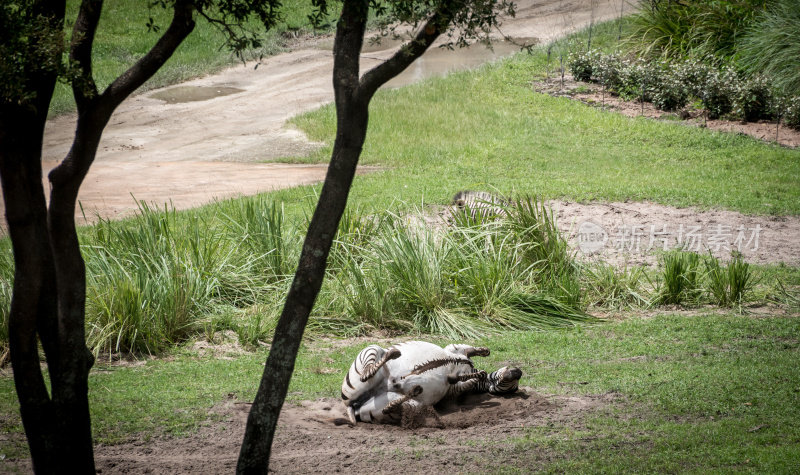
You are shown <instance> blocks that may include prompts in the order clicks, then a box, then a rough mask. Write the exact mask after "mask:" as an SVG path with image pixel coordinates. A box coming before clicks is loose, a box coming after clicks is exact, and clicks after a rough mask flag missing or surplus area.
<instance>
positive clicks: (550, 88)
mask: <svg viewBox="0 0 800 475" xmlns="http://www.w3.org/2000/svg"><path fill="white" fill-rule="evenodd" d="M533 87H534V89H535V90H536V91H537V92H543V93H546V94H550V95H551V96H557V97H568V98H570V99H574V100H577V101H581V102H583V103H584V104H589V105H592V106H596V107H603V108H605V109H608V110H613V111H616V112H619V113H620V114H623V115H625V116H628V117H640V116H641V117H648V118H650V119H660V120H670V121H677V122H678V123H680V124H684V125H687V126H693V127H707V128H709V129H711V130H720V131H723V132H730V133H737V134H743V135H749V136H751V137H754V138H756V139H758V140H763V141H765V142H775V143H778V144H780V145H783V146H785V147H791V148H794V147H798V146H800V130H795V129H792V128H790V127H787V126H786V125H783V124H781V125H777V124H776V123H775V122H767V121H758V122H741V121H733V120H705V119H704V114H703V111H702V110H699V109H696V108H693V107H691V106H687V107H685V108H684V109H683V110H680V111H675V112H667V111H662V110H660V109H657V108H656V107H655V106H653V104H652V103H650V102H645V103H641V102H638V101H626V100H623V99H622V98H620V97H619V96H612V95H611V94H609V93H604V92H603V88H602V86H600V85H598V84H592V83H585V82H579V81H575V80H574V79H573V78H572V75H565V77H564V82H563V86H562V82H561V78H560V77H552V78H549V79H547V80H544V81H538V82H536V83H534V85H533Z"/></svg>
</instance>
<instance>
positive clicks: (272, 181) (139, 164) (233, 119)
mask: <svg viewBox="0 0 800 475" xmlns="http://www.w3.org/2000/svg"><path fill="white" fill-rule="evenodd" d="M517 3H518V9H517V15H516V18H509V19H505V20H504V21H503V25H502V27H501V30H502V33H503V34H505V35H508V36H511V37H515V38H526V39H530V38H536V39H537V40H538V41H540V42H546V41H549V40H551V39H553V38H555V37H558V36H561V35H564V34H566V33H569V32H571V31H574V30H576V29H578V28H581V27H583V26H585V25H587V24H588V23H589V21H590V19H591V18H592V17H594V19H595V20H596V21H602V20H605V19H610V18H613V17H614V16H615V15H617V14H618V12H619V6H620V0H594V1H592V0H521V1H519V2H517ZM592 4H594V7H592ZM498 35H499V33H498ZM326 44H328V45H329V44H331V40H330V39H329V38H328V39H324V38H323V39H315V40H313V41H311V40H309V41H307V42H306V43H305V44H303V45H301V46H300V47H299V49H296V50H294V51H292V52H290V53H285V54H281V55H278V56H275V57H272V58H268V59H266V60H264V61H263V62H262V64H260V65H259V67H258V68H257V69H256V68H254V64H248V65H247V66H237V67H233V68H230V69H228V70H225V71H223V72H221V73H219V74H215V75H212V76H207V77H204V78H200V79H197V80H194V81H190V82H188V83H184V84H182V85H180V86H173V87H171V88H167V89H166V90H162V91H155V92H148V93H146V94H142V95H138V96H134V97H132V98H130V99H129V100H127V101H125V102H124V103H123V104H122V105H121V106H120V107H119V109H118V110H117V112H116V113H115V114H114V116H113V117H112V118H111V121H110V123H109V125H108V127H107V128H106V130H105V132H104V134H103V139H102V142H101V144H100V150H99V152H98V155H97V160H96V162H95V164H94V165H93V166H92V169H91V171H90V172H89V175H88V177H87V179H86V182H85V184H84V185H83V187H82V189H81V194H80V196H79V200H80V201H81V204H82V205H83V208H84V210H85V211H86V214H87V216H89V217H91V216H95V215H100V216H103V217H121V216H124V215H126V214H129V213H131V212H132V211H133V210H134V209H135V208H136V204H135V202H134V199H133V198H132V197H131V195H132V194H133V196H135V197H136V198H137V199H139V200H146V201H148V202H156V203H165V202H168V201H170V200H171V201H172V203H173V204H174V205H175V206H176V207H177V208H188V207H193V206H198V205H200V204H203V203H206V202H209V201H211V200H213V199H221V198H228V197H231V196H236V195H248V194H255V193H258V192H263V191H268V190H273V189H276V188H281V187H288V186H294V185H300V184H307V183H312V182H316V181H321V180H322V179H323V178H324V174H325V169H326V167H325V166H321V165H319V166H308V165H305V166H291V165H284V164H265V163H256V162H264V161H269V160H271V159H276V158H279V157H286V156H296V155H302V154H303V153H306V152H308V151H309V150H312V149H313V148H315V147H316V146H318V145H317V144H313V143H310V142H309V141H308V140H307V139H306V137H305V136H304V135H303V134H302V133H301V132H299V131H297V130H292V129H290V128H287V127H285V125H284V124H285V122H286V120H287V119H289V118H290V117H292V116H294V115H297V114H299V113H302V112H305V111H309V110H312V109H315V108H317V107H319V106H321V105H322V104H325V103H327V102H330V101H332V100H333V87H332V85H331V73H332V68H333V59H332V53H331V51H330V50H329V49H325V45H326ZM384 48H388V49H381V48H371V51H369V52H368V53H365V54H364V55H362V65H363V66H362V68H368V67H371V66H373V65H375V64H377V63H378V62H379V61H381V60H383V59H385V58H387V57H388V56H389V55H390V54H391V53H392V52H393V51H394V49H393V48H396V45H395V44H387V45H386V46H385V47H384ZM376 49H377V51H376ZM432 54H433V55H441V54H442V51H441V50H434V51H433V52H432ZM454 54H455V55H458V54H460V53H459V52H458V51H456V52H455V53H454ZM474 55H475V53H474V52H473V53H472V54H467V56H474ZM470 60H474V58H466V57H460V58H459V57H456V58H455V59H454V58H441V57H432V58H427V60H426V62H425V64H426V65H428V66H425V68H428V67H430V69H432V71H433V72H436V71H437V69H440V68H441V64H442V63H445V64H458V63H468V62H469V61H470ZM437 64H439V65H440V66H439V68H437V66H436V65H437ZM409 69H410V71H407V72H406V73H404V74H405V78H401V79H400V80H399V81H395V85H396V84H398V83H402V82H403V81H406V82H407V81H413V80H416V79H418V78H421V77H425V75H426V74H427V73H426V71H421V70H420V67H418V66H415V67H412V68H409ZM423 69H424V68H423ZM177 88H182V90H177V91H175V90H176V89H177ZM187 88H191V89H194V90H195V92H197V93H198V94H206V95H205V96H204V97H205V100H197V101H192V102H177V103H169V102H165V101H164V100H162V99H159V98H157V97H158V95H159V94H164V93H166V94H167V95H169V94H170V91H175V92H176V93H181V92H187V91H188V92H189V93H191V92H192V90H191V89H187ZM228 88H229V89H228ZM216 91H220V92H224V93H228V94H227V95H224V96H223V95H221V96H219V97H212V96H214V95H215V92H216ZM154 96H156V97H154ZM74 129H75V116H74V115H67V116H62V117H58V118H56V119H54V120H51V121H49V122H48V124H47V128H46V131H45V145H44V154H43V156H44V165H45V173H46V172H47V171H48V170H49V169H51V168H52V167H54V166H55V165H56V163H57V161H58V160H61V159H62V158H63V157H64V156H65V155H66V153H67V151H68V149H69V146H70V143H71V140H72V134H73V132H74ZM0 206H2V203H0Z"/></svg>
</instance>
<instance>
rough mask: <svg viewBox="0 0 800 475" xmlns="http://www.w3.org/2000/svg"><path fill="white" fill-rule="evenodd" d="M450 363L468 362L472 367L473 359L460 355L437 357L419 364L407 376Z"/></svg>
mask: <svg viewBox="0 0 800 475" xmlns="http://www.w3.org/2000/svg"><path fill="white" fill-rule="evenodd" d="M450 364H466V365H469V366H470V368H471V367H472V361H471V360H470V359H469V358H458V357H446V358H436V359H432V360H430V361H427V362H425V363H422V364H419V365H417V366H414V369H413V370H412V371H411V372H410V373H408V374H407V375H406V376H411V375H420V374H422V373H424V372H426V371H430V370H433V369H436V368H441V367H442V366H447V365H450Z"/></svg>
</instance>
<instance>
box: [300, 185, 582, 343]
mask: <svg viewBox="0 0 800 475" xmlns="http://www.w3.org/2000/svg"><path fill="white" fill-rule="evenodd" d="M374 222H378V223H380V224H379V225H378V226H379V227H378V230H377V232H374V233H370V235H371V236H372V237H371V239H370V240H369V242H368V243H361V244H359V245H358V247H359V248H360V250H359V251H358V252H359V253H360V255H359V257H358V258H357V259H351V260H350V261H348V262H347V265H345V266H343V267H341V269H339V270H338V271H336V272H333V273H332V274H331V275H329V280H328V281H326V286H324V287H323V292H322V294H321V295H320V299H319V304H318V308H317V310H316V311H315V313H316V315H315V316H314V317H313V318H312V320H313V322H318V323H320V324H327V325H340V324H342V322H343V321H346V320H347V319H350V321H351V322H352V326H354V327H357V328H360V329H362V330H364V331H368V330H370V329H383V330H390V331H403V332H416V333H435V334H441V335H445V336H448V337H451V338H457V337H472V338H474V337H479V336H481V335H485V334H487V333H491V332H498V331H503V330H508V329H536V328H548V327H554V326H565V325H573V324H574V323H575V322H582V321H583V322H585V321H591V320H592V318H591V317H589V316H588V315H586V313H585V312H584V311H583V310H582V308H581V307H580V285H579V283H577V273H576V271H575V267H574V263H573V262H572V260H571V255H570V254H569V252H568V250H567V248H565V247H564V240H563V238H561V236H560V235H558V234H557V230H556V228H555V226H554V223H553V222H552V214H551V213H549V212H548V211H547V210H545V208H544V207H542V206H541V205H540V203H538V202H537V201H535V200H533V199H531V200H520V201H518V202H516V203H515V204H512V205H509V206H508V207H507V208H506V210H505V211H504V212H503V213H502V216H501V217H497V218H496V219H495V218H493V217H488V216H485V215H481V214H472V213H464V216H460V215H458V216H454V220H453V223H452V224H451V225H448V226H440V227H436V226H429V225H428V224H427V223H425V220H424V219H416V218H413V217H405V218H400V217H393V218H390V219H379V218H375V221H374ZM340 232H341V230H340ZM554 233H555V234H554ZM343 245H344V246H345V248H348V247H353V246H354V244H353V243H352V242H350V243H344V244H343ZM554 260H555V261H554ZM325 287H328V288H327V289H326V288H325ZM313 322H312V323H313Z"/></svg>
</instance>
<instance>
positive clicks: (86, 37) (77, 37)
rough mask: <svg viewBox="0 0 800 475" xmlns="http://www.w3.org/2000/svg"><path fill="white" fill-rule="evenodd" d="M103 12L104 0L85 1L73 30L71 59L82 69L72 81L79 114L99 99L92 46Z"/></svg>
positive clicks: (82, 3)
mask: <svg viewBox="0 0 800 475" xmlns="http://www.w3.org/2000/svg"><path fill="white" fill-rule="evenodd" d="M102 10H103V0H83V2H81V6H80V10H79V11H78V18H76V19H75V26H74V27H73V28H72V43H71V44H70V49H69V59H70V61H71V62H74V63H77V64H78V66H80V68H81V71H80V74H79V76H78V77H76V78H74V79H73V81H72V94H73V95H74V96H75V103H76V104H77V106H78V111H79V112H80V111H82V110H84V109H85V108H86V107H88V106H89V101H91V99H92V98H94V97H97V85H96V84H95V82H94V76H93V74H92V45H93V44H94V35H95V32H96V31H97V24H98V23H99V22H100V12H101V11H102Z"/></svg>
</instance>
